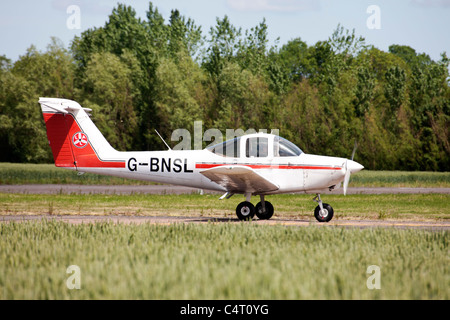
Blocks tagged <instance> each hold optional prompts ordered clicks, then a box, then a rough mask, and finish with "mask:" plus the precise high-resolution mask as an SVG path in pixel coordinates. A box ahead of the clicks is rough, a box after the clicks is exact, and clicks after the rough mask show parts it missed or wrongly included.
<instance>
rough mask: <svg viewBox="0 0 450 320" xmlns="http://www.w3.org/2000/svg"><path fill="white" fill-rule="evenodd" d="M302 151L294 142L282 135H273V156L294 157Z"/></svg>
mask: <svg viewBox="0 0 450 320" xmlns="http://www.w3.org/2000/svg"><path fill="white" fill-rule="evenodd" d="M302 153H303V151H302V150H301V149H300V148H299V147H297V146H296V145H295V144H293V143H292V142H290V141H289V140H286V139H284V138H282V137H278V136H276V137H275V140H274V143H273V155H274V156H275V157H295V156H299V155H301V154H302Z"/></svg>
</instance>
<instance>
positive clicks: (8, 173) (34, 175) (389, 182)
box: [0, 163, 450, 188]
mask: <svg viewBox="0 0 450 320" xmlns="http://www.w3.org/2000/svg"><path fill="white" fill-rule="evenodd" d="M0 184H105V185H115V184H139V185H142V184H148V182H143V181H137V180H130V179H124V178H116V177H109V176H102V175H96V174H90V173H86V174H83V175H81V176H79V175H78V174H77V172H76V171H71V170H67V169H63V168H57V167H55V166H54V165H52V164H23V163H0ZM350 186H351V187H447V188H450V172H404V171H368V170H363V171H361V172H358V173H357V174H354V175H352V177H351V182H350Z"/></svg>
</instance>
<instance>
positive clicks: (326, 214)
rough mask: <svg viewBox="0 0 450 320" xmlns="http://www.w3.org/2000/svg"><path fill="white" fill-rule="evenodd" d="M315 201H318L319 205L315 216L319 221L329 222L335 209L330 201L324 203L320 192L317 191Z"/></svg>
mask: <svg viewBox="0 0 450 320" xmlns="http://www.w3.org/2000/svg"><path fill="white" fill-rule="evenodd" d="M313 201H315V202H317V203H318V204H319V205H318V206H317V207H316V209H315V210H314V217H316V219H317V221H319V222H328V221H330V220H331V219H332V218H333V214H334V210H333V208H332V207H331V206H330V205H329V204H328V203H323V202H322V199H320V194H319V193H317V194H316V196H315V197H314V198H313Z"/></svg>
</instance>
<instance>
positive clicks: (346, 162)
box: [344, 160, 351, 196]
mask: <svg viewBox="0 0 450 320" xmlns="http://www.w3.org/2000/svg"><path fill="white" fill-rule="evenodd" d="M347 165H348V160H346V161H345V176H344V196H345V195H346V194H347V187H348V182H349V181H350V174H351V172H350V170H349V168H348V167H347Z"/></svg>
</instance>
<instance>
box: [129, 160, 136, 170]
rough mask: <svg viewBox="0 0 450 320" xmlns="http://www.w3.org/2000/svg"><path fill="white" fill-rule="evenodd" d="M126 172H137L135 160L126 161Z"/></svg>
mask: <svg viewBox="0 0 450 320" xmlns="http://www.w3.org/2000/svg"><path fill="white" fill-rule="evenodd" d="M128 170H130V171H137V165H136V159H135V158H130V159H128Z"/></svg>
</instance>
